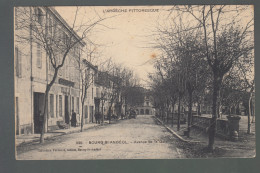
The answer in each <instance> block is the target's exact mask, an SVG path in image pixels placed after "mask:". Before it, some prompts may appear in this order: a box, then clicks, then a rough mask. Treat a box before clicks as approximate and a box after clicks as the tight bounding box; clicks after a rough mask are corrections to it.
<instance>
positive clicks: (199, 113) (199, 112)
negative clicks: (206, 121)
mask: <svg viewBox="0 0 260 173" xmlns="http://www.w3.org/2000/svg"><path fill="white" fill-rule="evenodd" d="M197 114H198V115H201V111H200V104H199V103H198V112H197Z"/></svg>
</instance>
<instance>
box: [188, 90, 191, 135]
mask: <svg viewBox="0 0 260 173" xmlns="http://www.w3.org/2000/svg"><path fill="white" fill-rule="evenodd" d="M191 118H192V91H189V112H188V132H187V137H190V128H191Z"/></svg>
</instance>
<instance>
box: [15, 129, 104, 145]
mask: <svg viewBox="0 0 260 173" xmlns="http://www.w3.org/2000/svg"><path fill="white" fill-rule="evenodd" d="M99 126H101V125H95V126H92V127H86V128H84V129H83V131H85V130H89V129H92V128H95V127H99ZM103 126H105V124H104V125H103ZM79 132H80V129H76V130H72V131H68V132H56V134H54V135H51V136H48V137H45V138H44V140H49V139H52V138H55V137H59V136H63V135H67V134H72V133H79ZM39 140H40V139H33V140H30V141H26V142H22V143H20V144H18V145H16V147H20V146H22V145H28V144H32V143H36V142H39Z"/></svg>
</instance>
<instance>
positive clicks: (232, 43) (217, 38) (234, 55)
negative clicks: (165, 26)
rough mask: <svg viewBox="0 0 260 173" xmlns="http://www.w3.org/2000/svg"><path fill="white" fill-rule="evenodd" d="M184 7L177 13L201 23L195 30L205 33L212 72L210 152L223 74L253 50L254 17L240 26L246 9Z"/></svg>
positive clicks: (205, 43)
mask: <svg viewBox="0 0 260 173" xmlns="http://www.w3.org/2000/svg"><path fill="white" fill-rule="evenodd" d="M182 7H183V8H182ZM182 7H177V10H178V11H180V12H182V14H185V15H190V16H192V17H193V18H194V19H195V20H196V21H197V22H198V23H197V25H196V28H197V29H202V30H203V33H204V38H203V40H204V45H205V52H206V54H205V56H206V58H207V62H208V65H209V66H210V68H211V70H212V81H213V83H212V85H213V96H212V119H211V125H210V127H209V143H208V149H209V151H212V150H213V144H214V137H215V133H216V119H217V99H218V93H219V90H220V87H221V85H222V80H223V77H224V75H225V74H227V73H228V72H229V70H230V69H231V68H232V66H233V65H234V63H235V62H236V61H238V60H239V59H240V58H241V57H245V55H247V54H248V53H250V51H252V49H253V42H252V38H253V35H252V26H253V18H252V17H253V15H251V16H249V19H248V20H246V23H245V24H244V23H243V26H241V25H242V23H241V14H242V13H243V12H244V11H246V10H247V8H244V7H243V6H235V7H231V6H225V5H223V6H215V5H210V6H206V5H204V6H182ZM227 15H229V18H230V20H227V18H226V16H227ZM239 15H240V18H239ZM243 17H245V16H243Z"/></svg>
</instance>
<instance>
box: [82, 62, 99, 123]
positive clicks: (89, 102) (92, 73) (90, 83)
mask: <svg viewBox="0 0 260 173" xmlns="http://www.w3.org/2000/svg"><path fill="white" fill-rule="evenodd" d="M83 64H84V70H83V71H84V75H83V77H84V79H85V80H83V81H84V84H83V85H82V86H81V87H83V89H84V87H85V86H86V88H87V91H86V95H85V101H84V108H83V114H84V123H85V124H87V123H91V122H92V123H93V122H95V117H94V114H95V102H94V99H95V98H96V97H97V95H98V92H99V91H98V89H97V87H96V85H95V79H96V78H97V74H98V67H97V66H94V65H93V64H91V63H90V62H89V61H87V60H85V59H84V60H83Z"/></svg>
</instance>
